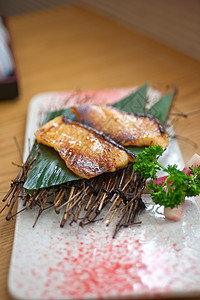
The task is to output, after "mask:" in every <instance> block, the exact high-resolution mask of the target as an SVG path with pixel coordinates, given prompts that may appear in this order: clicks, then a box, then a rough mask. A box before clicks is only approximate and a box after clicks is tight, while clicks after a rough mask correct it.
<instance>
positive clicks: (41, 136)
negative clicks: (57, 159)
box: [35, 116, 134, 178]
mask: <svg viewBox="0 0 200 300" xmlns="http://www.w3.org/2000/svg"><path fill="white" fill-rule="evenodd" d="M35 137H36V139H37V142H38V143H42V144H44V145H47V146H50V147H53V148H54V149H55V150H56V151H58V153H59V154H60V156H61V157H62V158H63V159H64V161H65V163H66V165H67V167H68V168H69V169H70V170H72V171H73V172H74V173H75V174H77V175H78V176H80V177H82V178H91V177H94V176H97V175H100V174H102V173H105V172H114V171H115V170H116V169H118V168H122V167H125V166H126V165H127V164H128V162H129V161H134V155H131V154H128V153H127V152H126V151H125V150H124V149H123V147H121V146H119V145H117V144H116V143H115V142H111V141H109V140H108V139H107V140H106V138H104V137H103V135H100V134H99V133H97V132H96V131H95V130H94V129H91V128H90V129H89V128H88V127H87V126H84V125H82V124H79V123H77V122H71V121H70V120H69V119H67V118H66V117H65V116H59V117H56V118H55V119H53V120H51V121H49V122H48V123H46V124H45V125H43V126H42V127H40V128H39V129H38V130H37V131H36V132H35Z"/></svg>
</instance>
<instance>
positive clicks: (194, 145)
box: [0, 6, 200, 300]
mask: <svg viewBox="0 0 200 300" xmlns="http://www.w3.org/2000/svg"><path fill="white" fill-rule="evenodd" d="M9 25H10V30H11V34H12V39H13V46H14V50H15V56H16V61H17V65H18V76H19V88H20V96H19V97H18V99H16V100H11V101H1V102H0V112H1V118H0V166H1V168H0V196H1V197H3V195H4V193H5V192H6V191H7V190H8V188H9V186H10V182H11V180H12V179H13V178H14V177H15V175H16V174H17V172H18V168H17V167H16V166H14V165H13V164H12V162H15V163H20V156H19V153H18V151H17V147H16V145H15V142H14V138H13V137H16V138H17V140H18V143H19V145H20V147H21V149H22V151H23V145H24V134H25V127H26V116H27V108H28V104H29V100H30V99H31V98H32V97H33V96H34V95H35V94H38V93H41V92H46V91H63V90H73V89H103V88H116V87H130V86H135V85H142V84H143V83H145V82H146V81H150V82H151V83H152V85H157V84H161V85H167V84H174V85H176V86H177V87H178V89H179V94H178V99H177V101H176V108H177V111H178V110H179V111H180V112H183V113H189V112H195V113H194V114H191V115H190V116H188V117H187V118H179V119H178V120H177V121H176V123H175V125H174V127H175V132H176V134H177V136H178V141H179V145H180V148H181V151H182V154H183V158H184V160H185V161H187V160H188V159H189V158H190V156H191V155H192V154H193V153H194V152H197V153H200V149H199V147H198V146H199V144H200V134H199V129H198V122H199V118H200V84H199V81H200V62H199V61H196V60H194V59H192V58H190V57H187V56H185V55H183V54H181V53H178V52H176V51H174V50H171V49H170V48H168V47H166V46H164V45H161V44H159V43H157V42H154V41H152V40H150V39H148V38H146V37H143V36H141V35H139V34H137V33H136V32H133V31H131V30H129V29H127V28H125V27H123V26H121V25H119V24H117V23H115V22H114V21H111V20H109V19H106V18H104V17H102V16H99V15H97V14H95V13H92V12H90V11H88V10H87V9H84V8H81V7H74V6H65V7H62V8H56V9H51V10H47V11H41V12H34V13H30V14H26V15H19V16H14V17H11V18H10V19H9ZM1 207H2V204H1ZM4 217H5V213H4V212H3V213H2V215H1V216H0V236H1V238H0V249H1V255H0V299H1V300H9V299H11V296H10V295H9V293H8V290H7V276H8V270H9V263H10V256H11V251H12V244H13V234H14V228H15V221H14V220H12V221H10V222H7V221H5V218H4ZM199 299H200V298H199Z"/></svg>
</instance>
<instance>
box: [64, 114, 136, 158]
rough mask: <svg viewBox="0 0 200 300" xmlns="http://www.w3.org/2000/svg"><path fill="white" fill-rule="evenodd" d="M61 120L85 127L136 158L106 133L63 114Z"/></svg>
mask: <svg viewBox="0 0 200 300" xmlns="http://www.w3.org/2000/svg"><path fill="white" fill-rule="evenodd" d="M62 121H63V122H64V123H65V124H71V125H76V126H79V127H82V128H85V129H86V130H88V131H90V132H91V133H94V134H95V135H97V136H98V137H99V138H100V139H102V140H104V141H107V142H108V143H110V144H112V145H113V146H115V147H117V148H118V149H120V150H123V151H125V152H126V153H127V154H128V155H129V156H130V157H131V158H132V159H134V160H135V159H136V155H135V154H134V153H133V152H131V151H130V150H128V149H126V148H125V147H124V146H122V145H119V144H118V143H116V142H115V141H114V140H112V139H111V138H109V137H108V136H107V135H105V134H104V133H103V132H102V131H98V130H96V129H94V128H92V127H90V126H88V125H85V124H82V123H79V122H74V121H71V120H70V119H68V118H67V117H66V116H64V115H63V116H62Z"/></svg>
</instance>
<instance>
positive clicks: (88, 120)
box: [71, 104, 168, 148]
mask: <svg viewBox="0 0 200 300" xmlns="http://www.w3.org/2000/svg"><path fill="white" fill-rule="evenodd" d="M71 110H72V112H73V113H75V114H76V116H77V119H78V121H79V122H81V123H84V124H87V125H88V126H91V127H92V128H95V129H97V130H99V131H102V132H103V133H104V134H105V135H107V136H109V137H110V138H111V139H113V140H114V141H116V142H117V143H119V144H121V145H123V146H130V145H133V146H138V147H141V146H149V145H160V146H162V147H163V148H166V147H167V146H168V134H167V132H166V130H165V129H164V127H163V125H162V124H161V123H160V122H159V121H158V120H157V119H156V118H154V117H153V116H150V115H143V114H131V113H127V112H123V111H120V110H118V109H116V108H114V107H111V106H107V105H89V104H81V105H78V106H75V107H71Z"/></svg>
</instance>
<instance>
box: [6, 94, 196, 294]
mask: <svg viewBox="0 0 200 300" xmlns="http://www.w3.org/2000/svg"><path fill="white" fill-rule="evenodd" d="M132 90H133V89H117V90H107V91H106V90H104V91H98V92H94V91H88V92H77V93H76V92H72V93H65V92H63V93H60V92H59V93H57V92H53V93H44V94H39V95H37V96H35V97H34V98H33V99H32V101H31V102H30V106H29V112H28V118H27V128H26V138H25V141H26V142H25V151H24V158H26V157H27V155H28V145H29V142H28V140H29V139H30V140H31V143H33V141H34V135H33V133H34V131H35V130H36V129H37V128H38V127H39V126H40V121H41V119H43V118H44V115H45V113H46V112H47V111H49V110H57V109H60V108H62V107H64V106H66V105H72V104H74V103H77V102H78V103H80V102H85V101H87V102H95V103H103V102H108V100H107V99H109V103H113V102H115V101H117V100H119V99H121V98H123V97H124V96H126V95H127V94H129V93H130V92H131V91H132ZM148 93H149V96H150V97H151V98H152V101H153V100H155V98H158V97H159V93H158V92H157V91H154V90H151V89H150V90H149V92H148ZM91 98H92V100H91ZM162 163H163V164H165V165H167V164H169V163H170V164H173V163H176V164H177V165H178V166H179V168H183V166H184V164H183V160H182V157H181V153H180V150H179V147H178V144H177V142H176V140H175V139H170V142H169V147H168V149H167V151H166V152H165V153H164V156H163V158H162ZM146 201H147V202H151V200H150V199H146ZM20 208H21V203H19V207H18V209H20ZM36 216H37V209H36V208H33V209H31V210H29V211H25V212H23V213H21V214H19V215H18V216H17V220H16V230H15V238H14V245H13V253H12V259H11V265H10V273H9V290H10V292H11V294H12V295H13V296H14V297H15V298H19V299H81V298H84V299H85V298H86V299H87V298H88V299H91V298H92V299H96V298H112V297H113V298H115V299H116V297H117V298H121V297H131V298H139V297H142V298H148V297H156V298H162V297H168V296H170V297H172V296H181V295H182V296H183V295H184V296H186V295H188V296H191V295H200V285H199V282H200V247H199V245H200V218H199V205H198V203H197V202H196V200H195V198H193V199H189V200H188V199H187V200H186V201H185V203H184V210H183V217H182V220H181V221H180V222H173V221H170V220H166V219H165V218H164V217H163V215H160V214H158V213H157V212H156V211H155V208H154V209H152V205H151V204H149V205H147V210H146V211H145V212H144V213H143V214H141V215H140V216H139V220H140V221H142V224H141V225H135V226H132V227H129V228H125V229H121V231H120V232H119V233H118V235H117V237H116V238H115V239H112V234H113V231H114V227H115V222H113V223H111V225H110V226H109V227H108V226H106V222H104V223H103V222H101V221H99V222H97V223H95V224H94V225H89V226H88V227H87V226H86V227H85V228H84V229H83V228H81V227H80V226H78V224H73V225H71V226H69V225H67V224H66V225H65V227H64V228H60V221H61V217H62V216H61V215H56V214H55V212H54V209H52V210H51V209H49V210H46V211H44V212H43V213H42V215H41V217H40V219H39V221H38V223H37V225H36V227H35V228H32V225H33V223H34V221H35V218H36Z"/></svg>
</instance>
